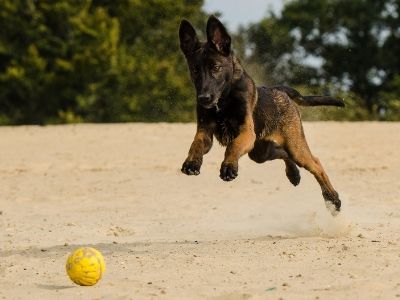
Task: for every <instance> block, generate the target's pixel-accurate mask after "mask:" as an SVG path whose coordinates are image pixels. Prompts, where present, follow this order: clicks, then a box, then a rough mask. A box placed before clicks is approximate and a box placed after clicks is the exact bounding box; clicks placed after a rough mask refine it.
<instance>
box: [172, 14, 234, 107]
mask: <svg viewBox="0 0 400 300" xmlns="http://www.w3.org/2000/svg"><path fill="white" fill-rule="evenodd" d="M179 38H180V46H181V50H182V52H183V53H184V54H185V57H186V60H187V63H188V66H189V69H190V74H191V77H192V81H193V83H194V85H195V87H196V92H197V103H198V104H199V105H200V106H202V107H204V108H207V109H209V108H213V107H216V108H217V109H218V100H219V99H220V98H221V97H222V96H223V94H224V93H226V92H227V91H229V88H230V84H231V81H232V78H233V74H234V67H233V58H232V55H231V38H230V36H229V35H228V33H227V32H226V29H225V27H224V26H223V25H222V24H221V22H220V21H219V20H218V19H217V18H215V17H213V16H211V17H210V18H209V19H208V22H207V42H206V43H201V42H200V41H199V40H198V38H197V35H196V32H195V30H194V28H193V27H192V25H191V24H190V23H189V22H188V21H186V20H183V21H182V22H181V26H180V28H179Z"/></svg>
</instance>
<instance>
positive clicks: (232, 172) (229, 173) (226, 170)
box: [219, 163, 239, 181]
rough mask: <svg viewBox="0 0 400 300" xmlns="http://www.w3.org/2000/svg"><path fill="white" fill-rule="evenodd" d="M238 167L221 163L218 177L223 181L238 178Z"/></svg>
mask: <svg viewBox="0 0 400 300" xmlns="http://www.w3.org/2000/svg"><path fill="white" fill-rule="evenodd" d="M238 169H239V167H238V165H237V164H232V163H228V164H226V163H222V165H221V170H220V173H219V177H221V179H222V180H224V181H231V180H233V179H235V178H236V177H237V176H238Z"/></svg>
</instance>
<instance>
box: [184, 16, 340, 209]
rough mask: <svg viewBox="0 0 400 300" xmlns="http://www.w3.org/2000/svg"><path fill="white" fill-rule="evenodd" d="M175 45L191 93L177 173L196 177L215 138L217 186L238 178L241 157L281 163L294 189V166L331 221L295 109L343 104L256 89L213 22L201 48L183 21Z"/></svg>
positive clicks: (326, 191) (333, 200) (324, 181)
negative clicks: (193, 127) (191, 122)
mask: <svg viewBox="0 0 400 300" xmlns="http://www.w3.org/2000/svg"><path fill="white" fill-rule="evenodd" d="M179 39H180V48H181V50H182V52H183V54H184V55H185V58H186V61H187V64H188V67H189V70H190V76H191V79H192V81H193V83H194V86H195V88H196V93H197V105H196V108H197V131H196V135H195V137H194V140H193V142H192V145H191V147H190V150H189V154H188V157H187V158H186V160H185V162H184V163H183V166H182V172H183V173H185V174H187V175H198V174H200V167H201V165H202V162H203V155H204V154H206V153H208V151H209V150H210V149H211V146H212V143H213V136H215V138H216V139H217V140H218V142H219V143H220V144H221V145H223V146H226V152H225V157H224V160H223V162H222V164H221V169H220V177H221V178H222V180H225V181H230V180H233V179H235V178H236V177H237V176H238V169H239V166H238V160H239V158H240V157H241V156H243V155H245V154H248V155H249V157H250V159H252V160H253V161H255V162H257V163H263V162H266V161H268V160H274V159H282V160H283V161H284V162H285V165H286V176H287V178H288V179H289V181H290V182H291V183H292V184H293V185H295V186H296V185H298V184H299V183H300V173H299V169H298V168H297V166H299V167H303V168H305V169H306V170H308V171H309V172H311V173H312V174H313V175H314V176H315V178H316V179H317V181H318V183H319V185H320V186H321V190H322V195H323V197H324V199H325V204H326V206H327V207H328V209H329V210H330V211H331V213H332V215H337V214H338V213H339V211H340V206H341V201H340V199H339V195H338V193H337V192H336V191H335V189H334V188H333V186H332V184H331V183H330V181H329V178H328V175H327V174H326V173H325V171H324V169H323V167H322V165H321V163H320V161H319V160H318V158H317V157H315V156H313V155H312V154H311V151H310V149H309V147H308V145H307V142H306V139H305V136H304V131H303V126H302V123H301V119H300V114H299V110H298V107H297V105H302V106H316V105H331V106H341V107H343V106H344V102H343V100H341V99H336V98H333V97H328V96H302V95H301V94H300V93H299V92H298V91H296V90H294V89H292V88H290V87H287V86H274V87H256V85H255V84H254V81H253V79H252V78H251V77H250V76H249V75H248V74H247V73H246V71H245V70H244V68H243V66H242V65H241V63H240V61H239V59H238V58H236V56H235V55H234V53H233V51H232V50H231V37H230V36H229V34H228V32H227V30H226V29H225V27H224V26H223V25H222V23H221V22H220V21H219V20H218V19H217V18H216V17H214V16H211V17H210V18H209V19H208V22H207V41H206V42H201V41H200V40H199V39H198V37H197V35H196V32H195V29H194V28H193V26H192V25H191V24H190V23H189V22H188V21H187V20H182V22H181V24H180V28H179ZM296 104H297V105H296Z"/></svg>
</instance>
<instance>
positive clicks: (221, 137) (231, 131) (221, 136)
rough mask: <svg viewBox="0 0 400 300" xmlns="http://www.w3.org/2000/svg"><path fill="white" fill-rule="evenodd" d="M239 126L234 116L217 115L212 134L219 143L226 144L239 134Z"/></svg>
mask: <svg viewBox="0 0 400 300" xmlns="http://www.w3.org/2000/svg"><path fill="white" fill-rule="evenodd" d="M239 126H240V124H239V122H238V120H236V119H235V118H232V117H225V116H220V117H217V119H216V128H215V132H214V135H215V137H216V139H217V140H218V142H219V143H220V144H221V145H223V146H227V145H228V144H229V143H230V142H232V141H233V140H234V138H236V137H237V136H238V135H239Z"/></svg>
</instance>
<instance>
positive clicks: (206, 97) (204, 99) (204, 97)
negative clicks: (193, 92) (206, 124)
mask: <svg viewBox="0 0 400 300" xmlns="http://www.w3.org/2000/svg"><path fill="white" fill-rule="evenodd" d="M197 100H199V102H201V103H209V102H210V100H211V95H210V94H201V95H198V96H197Z"/></svg>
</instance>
